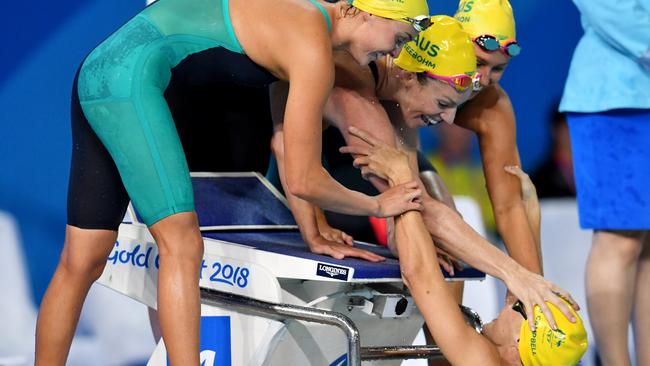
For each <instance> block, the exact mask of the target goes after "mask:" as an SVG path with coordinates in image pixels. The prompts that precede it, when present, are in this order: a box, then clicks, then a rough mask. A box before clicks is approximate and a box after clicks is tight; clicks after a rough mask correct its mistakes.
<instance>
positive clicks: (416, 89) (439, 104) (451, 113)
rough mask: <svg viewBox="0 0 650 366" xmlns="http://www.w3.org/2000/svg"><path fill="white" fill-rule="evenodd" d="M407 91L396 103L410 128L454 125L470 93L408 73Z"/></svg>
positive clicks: (405, 88) (442, 82) (405, 87)
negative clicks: (459, 108) (455, 118)
mask: <svg viewBox="0 0 650 366" xmlns="http://www.w3.org/2000/svg"><path fill="white" fill-rule="evenodd" d="M409 74H410V76H409V77H408V80H406V81H405V86H404V90H403V92H402V93H400V97H399V98H398V99H399V100H397V101H396V102H397V103H399V106H400V109H401V111H402V116H403V118H404V121H405V123H406V126H407V127H408V128H417V127H424V126H430V125H434V124H436V123H439V122H446V123H449V124H451V123H453V122H454V117H455V116H456V109H457V108H458V106H459V105H460V104H462V103H464V102H465V101H467V99H468V98H469V96H470V90H471V89H468V90H467V91H465V92H462V93H461V92H458V91H457V90H456V89H455V88H453V87H452V86H451V85H449V84H447V83H446V82H444V81H440V80H434V79H430V78H428V77H426V76H423V75H422V76H416V75H415V74H413V73H409Z"/></svg>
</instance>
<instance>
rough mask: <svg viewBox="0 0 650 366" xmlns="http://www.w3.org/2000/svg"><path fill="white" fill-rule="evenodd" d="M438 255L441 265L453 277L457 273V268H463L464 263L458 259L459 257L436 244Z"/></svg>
mask: <svg viewBox="0 0 650 366" xmlns="http://www.w3.org/2000/svg"><path fill="white" fill-rule="evenodd" d="M436 257H437V258H438V263H439V264H440V267H442V269H444V270H445V271H447V273H449V275H450V276H452V277H453V276H455V275H456V271H455V270H456V269H457V270H459V271H461V270H462V269H463V265H462V264H461V263H460V262H459V261H458V259H456V258H455V257H454V256H452V255H451V254H449V253H447V252H446V251H444V250H443V249H442V248H440V247H439V246H438V245H436Z"/></svg>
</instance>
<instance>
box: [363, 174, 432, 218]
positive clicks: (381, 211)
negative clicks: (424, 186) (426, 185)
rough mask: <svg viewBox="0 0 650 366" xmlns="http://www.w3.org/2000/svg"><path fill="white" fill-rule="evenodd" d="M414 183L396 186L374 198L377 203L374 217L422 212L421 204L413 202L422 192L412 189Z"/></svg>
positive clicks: (415, 184)
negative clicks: (415, 211)
mask: <svg viewBox="0 0 650 366" xmlns="http://www.w3.org/2000/svg"><path fill="white" fill-rule="evenodd" d="M415 186H417V183H416V182H409V183H405V184H400V185H396V186H394V187H392V188H390V189H388V190H387V191H385V192H383V193H382V194H380V195H378V196H375V197H376V198H375V199H376V200H377V201H378V211H377V212H376V214H375V215H374V216H377V217H390V216H396V215H399V214H402V213H404V212H406V211H412V210H417V211H422V209H423V208H422V203H420V202H415V200H416V199H417V198H420V196H422V190H421V189H419V188H414V187H415Z"/></svg>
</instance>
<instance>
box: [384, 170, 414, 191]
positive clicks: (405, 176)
mask: <svg viewBox="0 0 650 366" xmlns="http://www.w3.org/2000/svg"><path fill="white" fill-rule="evenodd" d="M411 181H413V175H412V174H411V170H410V169H408V168H406V169H401V171H395V172H392V173H391V174H389V175H388V184H389V185H390V186H391V187H394V186H398V185H400V184H404V183H408V182H411Z"/></svg>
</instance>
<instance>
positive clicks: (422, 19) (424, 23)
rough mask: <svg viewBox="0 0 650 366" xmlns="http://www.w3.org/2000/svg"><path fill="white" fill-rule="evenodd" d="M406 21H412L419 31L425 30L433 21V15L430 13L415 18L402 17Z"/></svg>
mask: <svg viewBox="0 0 650 366" xmlns="http://www.w3.org/2000/svg"><path fill="white" fill-rule="evenodd" d="M402 19H404V20H405V21H407V22H409V23H411V25H412V26H413V28H415V30H416V31H418V32H424V30H425V29H427V28H429V27H430V26H431V24H433V22H432V21H431V17H429V16H428V15H418V16H416V17H415V18H402Z"/></svg>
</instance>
